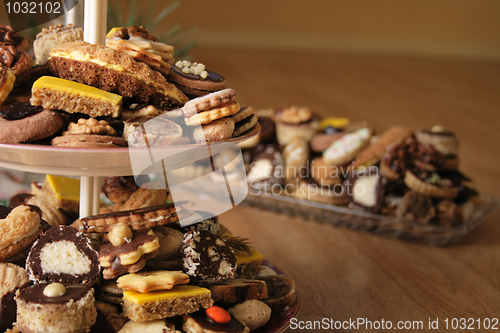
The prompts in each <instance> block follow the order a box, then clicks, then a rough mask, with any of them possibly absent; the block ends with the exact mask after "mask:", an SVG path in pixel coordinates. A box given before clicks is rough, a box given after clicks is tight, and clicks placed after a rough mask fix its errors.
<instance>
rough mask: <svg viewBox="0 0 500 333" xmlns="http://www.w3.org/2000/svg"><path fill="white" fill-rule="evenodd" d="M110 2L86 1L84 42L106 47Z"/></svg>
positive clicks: (105, 0)
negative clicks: (107, 16)
mask: <svg viewBox="0 0 500 333" xmlns="http://www.w3.org/2000/svg"><path fill="white" fill-rule="evenodd" d="M107 12H108V0H85V13H84V17H83V40H85V41H86V42H89V43H91V44H102V45H106V15H107Z"/></svg>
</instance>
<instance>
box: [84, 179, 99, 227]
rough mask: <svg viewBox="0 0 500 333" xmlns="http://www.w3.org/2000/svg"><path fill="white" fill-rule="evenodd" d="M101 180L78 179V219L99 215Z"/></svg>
mask: <svg viewBox="0 0 500 333" xmlns="http://www.w3.org/2000/svg"><path fill="white" fill-rule="evenodd" d="M100 193H101V179H100V178H99V177H89V176H81V177H80V218H82V217H87V216H90V215H97V214H99V205H100Z"/></svg>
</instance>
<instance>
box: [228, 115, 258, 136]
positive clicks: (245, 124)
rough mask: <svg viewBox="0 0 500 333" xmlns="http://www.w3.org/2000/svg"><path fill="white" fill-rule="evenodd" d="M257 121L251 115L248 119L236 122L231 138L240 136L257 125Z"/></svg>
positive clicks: (255, 117)
mask: <svg viewBox="0 0 500 333" xmlns="http://www.w3.org/2000/svg"><path fill="white" fill-rule="evenodd" d="M257 121H258V119H257V116H256V115H254V114H253V115H251V116H250V117H248V118H246V119H244V120H242V121H240V122H238V123H237V124H236V127H235V129H234V132H233V137H237V136H240V135H242V134H243V133H245V132H246V131H248V130H249V129H251V128H252V127H254V126H255V124H257Z"/></svg>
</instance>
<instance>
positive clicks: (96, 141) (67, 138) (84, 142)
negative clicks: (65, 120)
mask: <svg viewBox="0 0 500 333" xmlns="http://www.w3.org/2000/svg"><path fill="white" fill-rule="evenodd" d="M52 146H55V147H68V148H120V147H126V146H127V143H126V142H125V140H124V139H122V138H119V137H116V136H110V135H96V134H69V135H63V136H58V137H55V138H54V139H52Z"/></svg>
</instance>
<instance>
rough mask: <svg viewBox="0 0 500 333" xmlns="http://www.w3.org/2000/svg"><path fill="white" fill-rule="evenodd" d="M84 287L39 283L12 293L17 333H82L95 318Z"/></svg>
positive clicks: (91, 299)
mask: <svg viewBox="0 0 500 333" xmlns="http://www.w3.org/2000/svg"><path fill="white" fill-rule="evenodd" d="M93 294H94V293H93V290H92V288H91V287H89V286H88V285H86V284H75V283H39V284H36V285H33V286H30V287H27V288H24V289H20V290H18V291H17V292H16V296H15V300H16V303H17V321H16V327H17V328H19V330H20V331H21V332H30V333H42V332H58V333H62V332H65V333H85V332H88V331H90V327H92V325H94V323H95V322H96V317H97V310H96V308H95V306H94V295H93Z"/></svg>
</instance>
